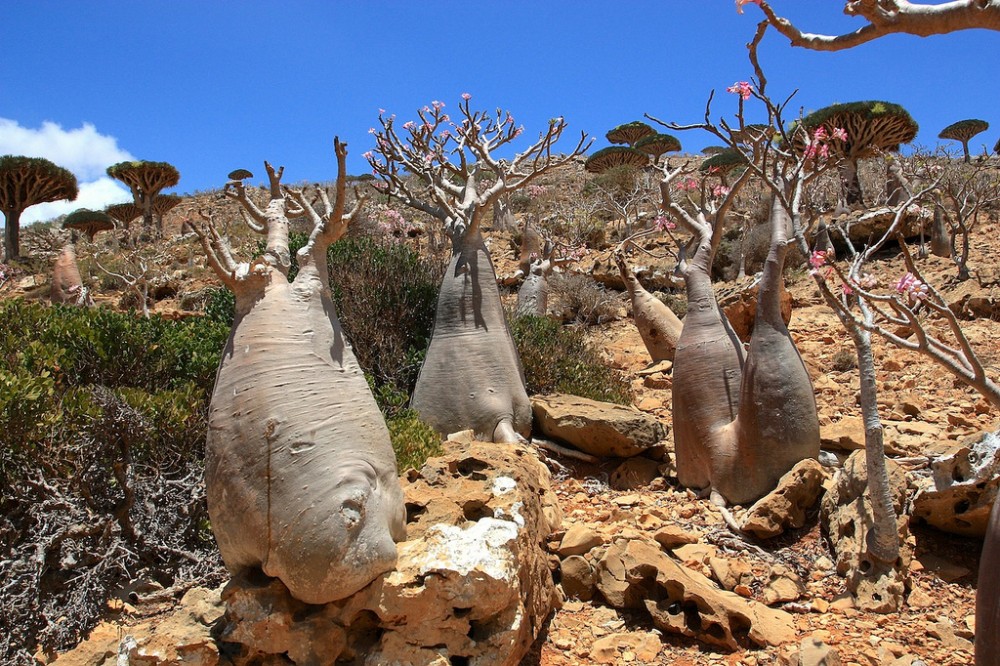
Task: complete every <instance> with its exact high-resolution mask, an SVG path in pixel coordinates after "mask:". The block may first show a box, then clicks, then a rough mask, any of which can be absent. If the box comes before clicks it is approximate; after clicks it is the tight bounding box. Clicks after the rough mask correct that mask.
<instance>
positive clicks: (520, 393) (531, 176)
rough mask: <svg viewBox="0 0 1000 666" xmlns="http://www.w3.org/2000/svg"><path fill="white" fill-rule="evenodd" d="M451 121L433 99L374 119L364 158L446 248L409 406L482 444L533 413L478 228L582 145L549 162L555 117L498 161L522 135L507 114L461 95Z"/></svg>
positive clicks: (560, 128) (559, 128)
mask: <svg viewBox="0 0 1000 666" xmlns="http://www.w3.org/2000/svg"><path fill="white" fill-rule="evenodd" d="M456 115H457V118H456V119H455V120H452V119H451V117H450V116H449V115H448V114H447V113H446V112H445V105H444V104H443V103H442V102H437V101H435V102H433V103H432V104H431V105H429V106H425V107H423V108H422V109H420V110H419V111H417V118H416V120H411V121H408V122H405V123H403V124H398V123H397V122H396V120H395V116H386V115H384V114H383V115H380V116H379V128H378V129H377V130H376V129H374V128H373V129H372V130H371V131H372V133H373V134H374V135H375V149H374V151H372V152H370V153H367V154H366V157H367V158H368V161H369V163H370V164H371V166H372V169H373V172H374V173H375V175H376V176H378V177H379V178H380V179H381V182H382V185H381V190H382V191H383V192H386V193H388V194H390V195H392V196H395V197H397V198H399V199H400V200H401V201H402V202H403V203H404V204H406V205H407V206H409V207H411V208H414V209H416V210H419V211H422V212H424V213H426V214H428V215H430V216H431V217H433V218H436V219H438V220H440V221H441V223H442V224H443V225H444V228H445V231H446V232H447V233H448V235H449V237H450V238H451V243H452V257H451V261H450V263H449V266H448V269H447V270H446V271H445V276H444V280H443V282H442V285H441V291H440V295H439V297H438V305H437V313H436V315H435V321H434V331H433V333H432V334H431V341H430V345H429V347H428V349H427V355H426V357H425V359H424V364H423V366H422V367H421V369H420V374H419V376H418V377H417V383H416V387H415V389H414V392H413V397H412V399H411V405H412V407H413V408H414V409H415V410H416V411H417V412H418V413H419V414H420V416H421V418H422V419H424V420H425V421H426V422H427V423H429V424H430V425H431V426H433V427H434V428H435V429H437V430H438V431H439V432H442V433H450V432H456V431H459V430H466V429H472V430H474V431H475V433H476V435H477V436H479V437H481V438H483V439H486V440H492V441H505V442H507V441H515V440H517V439H518V438H519V437H521V436H523V435H527V434H528V433H529V432H530V430H531V405H530V402H529V401H528V395H527V392H526V390H525V387H524V379H523V377H522V373H521V365H520V360H519V357H518V354H517V349H516V348H515V346H514V341H513V339H512V338H511V335H510V331H509V329H508V327H507V322H506V319H505V318H504V313H503V308H502V306H501V303H500V293H499V291H498V289H497V282H496V274H495V272H494V269H493V262H492V261H491V259H490V254H489V250H488V249H487V247H486V245H485V244H484V242H483V236H482V225H483V221H484V220H486V219H488V217H489V216H490V215H491V213H492V210H493V204H494V203H495V202H496V201H497V200H498V199H499V198H500V197H502V196H504V195H505V194H507V193H510V192H513V191H515V190H518V189H521V188H522V187H525V186H527V185H529V184H530V183H531V182H532V181H534V180H535V179H536V178H537V177H538V176H539V175H541V174H543V173H545V172H547V171H550V170H552V169H554V168H556V167H558V166H561V165H563V164H567V163H569V162H570V161H571V160H573V159H575V158H576V157H577V156H578V155H580V154H582V153H583V151H584V150H586V148H587V147H588V146H589V144H588V141H587V136H586V134H581V135H580V139H579V141H578V143H577V144H576V146H575V148H573V150H571V151H570V152H569V153H567V154H561V155H556V154H554V153H553V147H554V145H555V144H556V142H557V141H558V140H559V139H560V138H561V137H562V134H563V132H564V131H565V129H566V122H565V121H564V120H563V119H562V118H553V119H552V120H550V121H549V125H548V127H547V128H546V129H545V130H544V131H542V132H541V133H540V134H539V136H538V139H537V140H535V141H534V142H532V143H530V144H529V145H528V146H526V147H525V148H523V149H522V150H521V151H520V152H516V153H514V154H513V156H512V157H509V158H507V159H501V158H500V156H499V155H500V154H509V153H510V151H511V150H512V149H513V144H514V143H515V141H516V140H517V139H518V138H519V137H520V136H521V134H522V133H523V129H522V128H521V127H519V126H518V125H516V123H515V122H514V118H513V117H512V116H511V114H510V113H509V112H505V111H503V110H501V109H497V110H496V111H495V112H492V113H491V112H488V111H477V110H474V109H473V108H472V106H471V103H470V95H468V94H464V95H462V101H461V102H460V103H459V105H458V111H457V114H456Z"/></svg>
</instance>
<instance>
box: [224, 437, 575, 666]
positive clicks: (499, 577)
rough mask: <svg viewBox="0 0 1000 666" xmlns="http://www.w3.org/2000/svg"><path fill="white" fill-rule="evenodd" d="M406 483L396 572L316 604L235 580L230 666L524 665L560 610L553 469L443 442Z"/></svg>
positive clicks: (517, 455)
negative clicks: (403, 535) (551, 551)
mask: <svg viewBox="0 0 1000 666" xmlns="http://www.w3.org/2000/svg"><path fill="white" fill-rule="evenodd" d="M445 449H446V452H445V455H443V456H441V457H438V458H433V459H431V460H429V461H428V462H427V464H425V466H424V467H423V468H422V469H421V470H420V471H419V472H412V471H411V473H410V475H409V482H408V483H407V484H404V493H405V495H406V504H407V514H408V525H407V529H408V534H407V540H406V541H405V542H403V543H401V544H399V546H398V551H399V557H398V560H397V567H396V570H395V571H391V572H389V573H387V574H384V575H382V576H381V577H380V578H378V579H376V580H375V582H373V583H372V584H371V585H369V586H368V587H366V588H364V589H363V590H362V591H361V592H359V593H357V594H355V595H354V596H352V597H350V598H348V599H344V600H342V601H338V602H334V603H330V604H326V605H320V606H312V605H308V604H304V603H302V602H300V601H298V600H296V599H294V598H292V597H291V596H290V595H289V594H288V592H287V590H285V589H284V586H283V585H282V584H281V583H280V582H279V581H277V580H273V579H261V580H251V579H238V580H233V581H232V582H231V583H230V584H229V586H228V587H227V589H226V592H225V600H226V617H225V622H224V627H223V629H222V640H224V641H226V642H229V643H235V644H237V645H239V646H240V648H241V652H240V654H239V655H238V656H237V657H236V658H234V660H233V661H234V664H236V666H240V665H241V664H250V663H255V664H256V663H261V662H264V663H270V661H271V660H275V659H279V655H285V658H287V660H290V661H291V663H293V664H296V665H303V664H309V665H310V666H312V665H314V664H315V665H317V666H319V665H323V664H333V663H334V662H336V661H352V660H354V661H357V662H358V663H366V664H383V663H385V664H388V663H413V664H442V665H445V666H446V665H448V664H449V663H457V662H458V661H461V662H463V663H475V664H482V665H484V666H485V665H509V666H514V665H515V664H517V663H519V662H520V660H521V658H522V657H523V656H524V654H525V653H526V652H527V650H528V648H529V647H530V645H531V643H532V641H533V640H534V639H535V637H536V636H537V634H538V632H539V631H540V630H541V627H542V625H543V623H544V621H545V619H546V618H547V616H548V614H549V612H550V611H551V609H552V608H553V605H554V603H555V601H556V590H555V587H554V584H553V581H552V577H551V574H550V572H549V568H548V561H547V557H546V554H545V552H544V551H543V549H542V547H541V544H542V542H543V541H544V540H545V538H546V537H547V536H548V534H549V533H550V532H552V531H553V530H554V529H555V528H556V527H557V526H558V522H557V521H558V509H557V508H556V506H555V502H554V496H553V493H552V491H551V489H550V486H549V476H548V470H547V469H546V468H545V466H544V465H542V464H541V463H540V462H539V461H538V459H537V458H536V457H535V454H534V453H533V452H532V451H531V450H530V449H528V448H527V447H525V446H522V445H519V444H515V445H509V444H508V445H500V444H493V443H484V442H468V443H458V442H446V444H445Z"/></svg>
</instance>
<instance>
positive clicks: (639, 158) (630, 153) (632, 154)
mask: <svg viewBox="0 0 1000 666" xmlns="http://www.w3.org/2000/svg"><path fill="white" fill-rule="evenodd" d="M648 164H649V156H648V155H646V153H641V152H639V151H638V150H635V149H634V148H625V147H624V146H609V147H608V148H604V149H602V150H598V151H597V152H596V153H594V154H593V155H591V156H590V157H588V158H587V161H586V162H584V164H583V168H585V169H586V170H587V171H589V172H590V173H604V172H605V171H607V170H608V169H613V168H615V167H620V166H630V167H634V168H637V169H638V168H642V167H644V166H646V165H648Z"/></svg>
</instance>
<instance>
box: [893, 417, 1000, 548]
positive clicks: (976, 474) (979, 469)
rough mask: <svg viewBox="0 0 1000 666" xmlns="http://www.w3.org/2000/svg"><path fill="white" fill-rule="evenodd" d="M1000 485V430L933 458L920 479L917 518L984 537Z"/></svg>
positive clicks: (916, 496)
mask: <svg viewBox="0 0 1000 666" xmlns="http://www.w3.org/2000/svg"><path fill="white" fill-rule="evenodd" d="M998 488H1000V432H995V433H985V434H984V435H982V436H981V437H980V438H979V439H977V440H974V441H971V442H968V443H966V444H963V445H961V446H958V447H956V448H955V450H953V451H952V452H951V453H949V454H947V455H944V456H941V457H939V458H936V459H934V460H932V461H931V464H930V474H929V475H928V476H924V477H921V478H920V479H918V481H917V493H916V495H914V498H913V518H915V519H919V520H922V521H924V522H926V523H927V524H928V525H932V526H933V527H936V528H938V529H939V530H943V531H945V532H951V533H953V534H962V535H964V536H974V537H979V538H982V537H983V536H985V534H986V526H987V524H988V523H989V520H990V507H992V506H993V503H994V501H995V500H996V497H997V489H998Z"/></svg>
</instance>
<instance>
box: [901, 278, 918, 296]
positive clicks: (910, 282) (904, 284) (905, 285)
mask: <svg viewBox="0 0 1000 666" xmlns="http://www.w3.org/2000/svg"><path fill="white" fill-rule="evenodd" d="M915 284H916V285H918V284H920V280H918V279H917V278H915V277H913V274H912V273H906V274H905V275H903V277H901V278H899V280H897V281H896V291H898V292H899V293H900V294H905V293H906V292H908V291H910V289H912V288H913V286H914V285H915Z"/></svg>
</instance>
